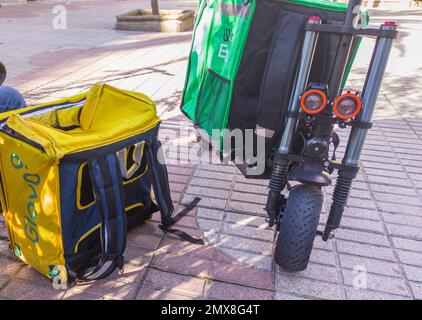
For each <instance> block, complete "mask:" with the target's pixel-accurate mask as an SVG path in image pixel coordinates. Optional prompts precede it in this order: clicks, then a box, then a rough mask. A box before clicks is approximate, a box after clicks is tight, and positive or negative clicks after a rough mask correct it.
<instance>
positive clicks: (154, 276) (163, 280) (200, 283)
mask: <svg viewBox="0 0 422 320" xmlns="http://www.w3.org/2000/svg"><path fill="white" fill-rule="evenodd" d="M145 285H146V286H148V287H149V288H153V289H158V290H168V291H171V292H174V293H177V294H185V295H188V296H191V297H201V296H202V293H203V290H204V286H205V280H203V279H199V278H195V277H192V276H185V275H179V274H175V273H168V272H163V271H159V270H154V269H150V270H149V271H148V273H147V276H146V278H145Z"/></svg>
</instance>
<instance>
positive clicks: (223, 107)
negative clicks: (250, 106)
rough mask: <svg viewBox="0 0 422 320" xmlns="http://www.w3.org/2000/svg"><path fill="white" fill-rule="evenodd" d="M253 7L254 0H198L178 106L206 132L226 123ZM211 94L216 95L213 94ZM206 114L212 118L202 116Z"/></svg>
mask: <svg viewBox="0 0 422 320" xmlns="http://www.w3.org/2000/svg"><path fill="white" fill-rule="evenodd" d="M254 9H255V1H252V2H251V3H250V4H248V5H245V4H244V2H243V0H211V1H208V2H207V1H206V0H202V1H201V3H200V6H199V11H198V16H197V20H196V22H195V29H194V37H193V41H192V49H191V54H190V56H189V65H188V71H187V75H186V83H185V89H184V93H183V105H182V110H183V111H184V112H185V113H186V114H187V116H188V117H189V118H190V119H191V120H192V121H194V123H195V124H197V125H199V127H201V128H202V129H204V130H206V131H207V132H208V134H210V135H211V133H212V132H211V131H212V129H225V128H226V126H227V120H228V115H229V110H230V101H231V92H232V90H233V80H234V79H235V77H236V73H237V70H238V67H239V64H240V60H241V59H242V53H243V48H244V46H245V43H246V39H247V36H248V31H249V26H250V23H251V21H252V18H253V13H254ZM215 74H217V76H215ZM215 94H218V95H219V97H213V95H215ZM210 101H213V103H211V102H210ZM204 109H207V110H204ZM208 109H209V110H208ZM207 116H210V117H212V118H208V119H206V117H207Z"/></svg>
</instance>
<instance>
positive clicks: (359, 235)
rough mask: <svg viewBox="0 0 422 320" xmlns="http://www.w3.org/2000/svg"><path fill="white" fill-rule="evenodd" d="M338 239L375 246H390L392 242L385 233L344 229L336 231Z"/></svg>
mask: <svg viewBox="0 0 422 320" xmlns="http://www.w3.org/2000/svg"><path fill="white" fill-rule="evenodd" d="M335 239H336V240H342V241H343V240H349V241H352V242H359V243H363V244H365V243H366V244H373V245H375V246H381V247H390V242H389V241H388V238H387V236H386V235H384V234H374V233H371V232H362V231H357V230H343V229H338V230H336V231H335Z"/></svg>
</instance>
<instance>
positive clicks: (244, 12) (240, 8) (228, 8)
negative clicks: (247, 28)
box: [221, 2, 251, 19]
mask: <svg viewBox="0 0 422 320" xmlns="http://www.w3.org/2000/svg"><path fill="white" fill-rule="evenodd" d="M221 13H222V14H225V15H227V16H235V17H240V18H245V19H248V18H249V15H250V14H251V7H250V6H248V5H244V4H233V3H224V2H223V3H221Z"/></svg>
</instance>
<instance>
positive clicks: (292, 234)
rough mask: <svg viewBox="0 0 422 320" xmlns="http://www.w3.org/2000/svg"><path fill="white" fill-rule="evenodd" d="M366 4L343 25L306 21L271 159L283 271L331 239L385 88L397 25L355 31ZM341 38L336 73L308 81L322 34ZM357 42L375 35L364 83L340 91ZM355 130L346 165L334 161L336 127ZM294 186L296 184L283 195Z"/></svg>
mask: <svg viewBox="0 0 422 320" xmlns="http://www.w3.org/2000/svg"><path fill="white" fill-rule="evenodd" d="M361 3H362V0H350V1H349V4H348V10H347V14H346V18H345V20H344V23H343V25H341V26H338V25H329V24H323V23H322V20H321V19H320V18H319V17H317V16H312V17H309V19H308V22H307V24H306V26H305V36H304V39H303V45H302V49H301V56H300V57H301V58H300V63H299V66H298V69H297V71H296V72H297V73H296V78H295V79H296V80H295V83H294V87H293V90H292V92H291V98H290V103H289V106H288V115H289V116H288V117H287V118H286V120H285V124H284V126H283V128H284V129H283V131H282V135H281V139H280V143H279V146H278V148H277V150H276V152H275V153H274V155H273V159H272V161H273V165H272V171H271V178H270V182H269V191H268V198H267V203H266V212H267V214H268V216H269V225H270V226H271V227H272V226H275V227H276V229H277V230H278V238H277V245H276V248H275V256H274V259H275V261H276V262H277V264H279V265H280V266H281V267H282V268H283V269H284V270H286V271H288V272H297V271H302V270H304V269H306V267H307V265H308V262H309V258H310V255H311V252H312V248H313V243H314V240H315V237H317V236H321V237H322V240H323V241H327V240H328V239H330V238H332V237H333V236H334V233H333V232H334V230H335V229H337V228H339V226H340V223H341V219H342V215H343V212H344V210H345V207H346V204H347V200H348V197H349V193H350V190H351V186H352V182H353V179H354V178H356V175H357V173H358V171H359V159H360V156H361V153H362V149H363V147H364V143H365V138H366V136H367V133H368V130H369V129H370V128H371V127H372V122H371V120H372V114H373V112H374V108H375V105H376V101H377V97H378V94H379V91H380V87H381V82H382V79H383V76H384V72H385V69H386V65H387V61H388V58H389V55H390V51H391V48H392V44H393V41H394V39H395V38H396V37H397V34H398V31H397V25H396V23H395V22H392V21H388V22H385V23H384V24H382V25H381V26H380V28H379V29H371V28H357V27H356V22H357V21H358V19H359V16H358V12H359V10H356V9H357V8H359V6H360V5H361ZM327 33H328V34H336V35H338V36H340V45H339V46H338V49H337V54H336V56H335V61H334V69H333V71H332V76H331V77H330V80H329V81H328V83H312V82H308V81H309V80H308V78H309V73H310V70H311V67H312V65H313V64H314V63H318V61H314V60H313V58H314V53H315V47H316V44H317V42H318V37H319V35H321V34H327ZM356 37H375V38H376V45H375V48H374V50H373V54H372V59H371V63H370V65H369V68H368V71H367V76H366V80H365V84H364V86H363V88H362V90H355V89H354V90H351V89H347V90H344V89H341V82H342V79H343V76H344V74H345V72H346V67H347V62H348V61H349V58H350V55H351V47H352V42H353V40H354V39H355V38H356ZM335 126H338V127H339V128H340V129H341V128H347V127H351V131H350V135H349V138H348V141H347V147H346V151H345V155H344V158H343V159H342V161H339V160H336V158H335V156H334V155H335V148H336V147H337V146H338V144H339V142H340V139H339V136H338V135H337V134H336V132H335V131H334V127H335ZM335 170H337V171H338V176H337V181H336V184H335V188H334V192H333V195H332V204H331V209H330V212H329V214H328V220H327V222H326V225H325V229H324V230H321V231H320V230H318V224H319V220H320V214H321V210H322V206H323V192H322V190H321V189H322V188H323V187H327V186H329V185H331V182H332V173H333V172H334V171H335ZM291 181H295V182H299V184H297V185H295V186H294V187H292V188H289V189H290V190H288V196H284V195H282V191H283V190H284V189H285V188H286V186H287V187H288V186H289V185H290V182H291Z"/></svg>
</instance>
